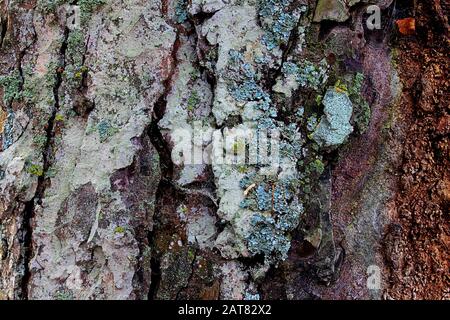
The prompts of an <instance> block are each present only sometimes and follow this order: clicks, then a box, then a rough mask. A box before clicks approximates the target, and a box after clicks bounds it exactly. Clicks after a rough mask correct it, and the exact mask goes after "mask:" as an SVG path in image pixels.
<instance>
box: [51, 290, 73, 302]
mask: <svg viewBox="0 0 450 320" xmlns="http://www.w3.org/2000/svg"><path fill="white" fill-rule="evenodd" d="M53 297H54V298H55V300H73V298H74V297H73V293H72V292H71V291H69V290H60V291H57V292H56V293H55V294H54V296H53Z"/></svg>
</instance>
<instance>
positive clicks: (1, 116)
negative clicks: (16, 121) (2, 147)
mask: <svg viewBox="0 0 450 320" xmlns="http://www.w3.org/2000/svg"><path fill="white" fill-rule="evenodd" d="M7 118H8V115H7V113H6V112H5V111H3V109H2V108H0V134H2V133H3V129H4V127H5V122H6V119H7Z"/></svg>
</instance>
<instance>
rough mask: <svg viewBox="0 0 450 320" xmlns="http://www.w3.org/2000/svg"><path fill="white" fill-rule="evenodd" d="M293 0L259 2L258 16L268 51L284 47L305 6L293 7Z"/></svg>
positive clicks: (265, 0)
mask: <svg viewBox="0 0 450 320" xmlns="http://www.w3.org/2000/svg"><path fill="white" fill-rule="evenodd" d="M293 2H294V1H293V0H259V1H258V15H259V18H260V19H261V22H262V26H263V28H264V30H265V34H264V36H263V39H262V41H263V43H264V45H265V46H266V47H267V49H269V50H273V49H274V48H276V47H278V46H280V45H286V44H287V43H288V41H289V38H290V36H291V32H292V30H293V29H294V28H295V27H296V26H297V24H298V21H299V19H300V16H301V14H302V13H303V12H305V11H306V9H307V7H306V6H305V5H294V3H293Z"/></svg>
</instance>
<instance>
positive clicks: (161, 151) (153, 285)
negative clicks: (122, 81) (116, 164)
mask: <svg viewBox="0 0 450 320" xmlns="http://www.w3.org/2000/svg"><path fill="white" fill-rule="evenodd" d="M179 32H180V31H179V30H178V31H177V35H176V39H175V43H174V47H173V50H172V63H173V65H172V68H171V70H170V74H169V76H168V77H167V79H166V80H165V81H164V92H163V93H162V95H161V96H160V97H159V99H158V101H157V102H156V103H155V105H154V107H153V113H152V122H151V124H150V126H149V128H148V131H147V134H148V136H149V138H150V141H151V143H152V145H153V147H154V148H155V149H156V151H157V152H158V155H159V164H160V170H161V179H160V182H159V185H158V189H157V191H156V195H155V203H156V207H155V213H154V217H153V219H154V227H153V230H152V231H150V232H149V233H148V234H147V238H148V242H149V246H150V248H151V249H152V257H151V260H150V269H151V282H150V288H149V292H148V299H149V300H154V299H155V298H156V296H157V293H158V288H159V283H160V282H161V268H160V266H161V262H160V258H161V257H160V253H158V252H156V250H155V248H156V247H157V245H156V243H157V240H158V239H157V238H158V230H157V229H158V227H160V226H159V223H158V220H159V216H160V214H161V211H162V207H163V205H164V204H163V196H164V195H165V194H166V193H167V191H168V190H171V189H173V188H172V186H171V180H172V176H173V168H174V164H173V162H172V157H171V151H170V147H169V146H168V144H167V143H166V141H165V139H164V137H163V135H162V133H161V130H160V128H159V126H158V123H159V121H160V120H161V119H162V117H163V116H164V114H165V112H166V106H167V96H168V94H169V93H170V89H171V84H172V80H173V75H174V73H175V70H176V68H177V53H178V49H179V47H180V38H179Z"/></svg>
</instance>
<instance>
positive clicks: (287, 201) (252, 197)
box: [240, 173, 303, 261]
mask: <svg viewBox="0 0 450 320" xmlns="http://www.w3.org/2000/svg"><path fill="white" fill-rule="evenodd" d="M298 183H299V181H298V180H297V179H295V178H290V179H289V178H288V179H281V180H271V179H267V178H266V177H263V176H260V175H257V174H255V173H251V174H248V175H245V176H244V178H243V179H242V180H241V182H240V184H241V187H242V188H243V189H246V188H249V187H251V186H252V185H256V186H255V187H254V188H253V190H252V191H251V192H250V193H249V194H248V195H247V197H246V199H245V200H244V201H243V202H242V203H241V207H242V208H245V209H250V210H252V211H253V212H255V214H254V215H253V216H252V217H251V220H250V225H251V229H250V232H249V234H248V236H247V237H246V241H247V244H248V249H249V250H250V252H252V253H253V254H263V255H264V257H265V258H266V259H267V260H268V261H276V260H279V259H281V260H283V259H285V258H286V257H287V252H288V250H289V248H290V236H289V232H290V231H292V230H294V229H295V228H296V227H297V225H298V222H299V217H300V215H301V213H302V212H303V206H302V205H301V203H299V202H298V200H297V198H296V197H295V193H296V192H297V191H296V189H297V187H298Z"/></svg>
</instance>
